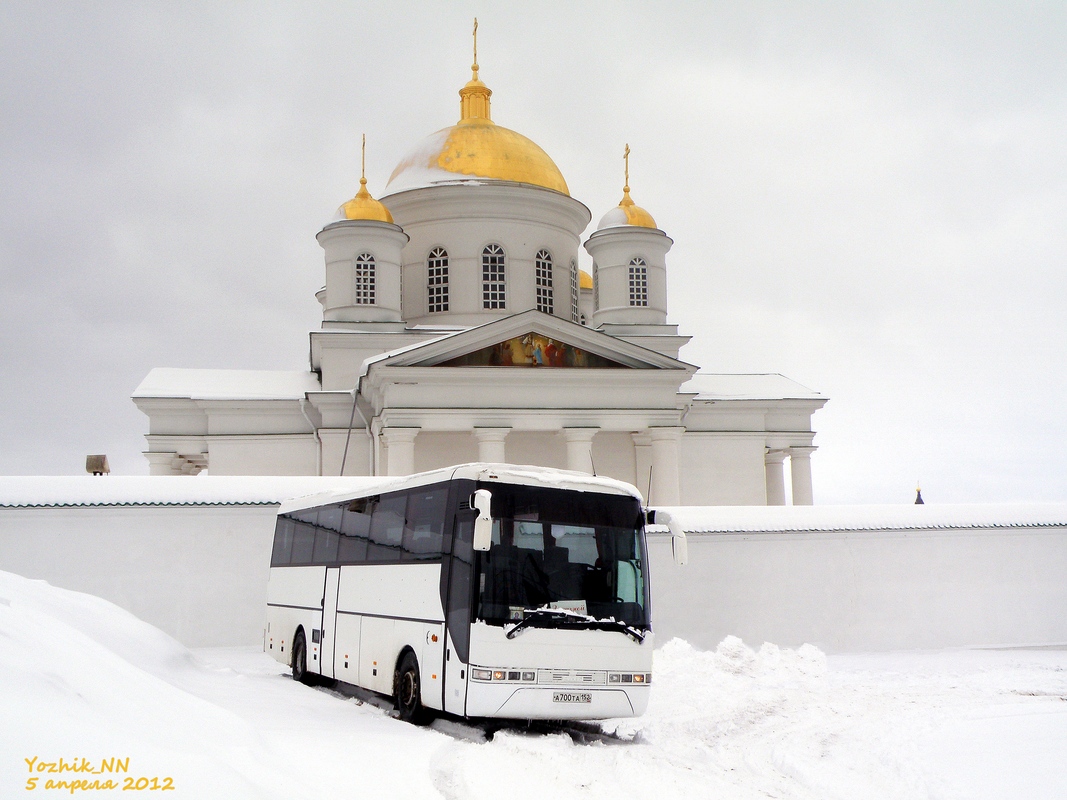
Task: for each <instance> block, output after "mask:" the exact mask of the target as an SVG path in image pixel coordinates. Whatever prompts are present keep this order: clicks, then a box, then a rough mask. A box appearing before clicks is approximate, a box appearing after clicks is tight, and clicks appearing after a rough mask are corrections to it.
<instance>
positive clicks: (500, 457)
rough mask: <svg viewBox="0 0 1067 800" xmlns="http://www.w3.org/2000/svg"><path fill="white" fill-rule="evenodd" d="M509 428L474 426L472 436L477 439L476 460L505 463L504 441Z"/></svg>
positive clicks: (509, 430)
mask: <svg viewBox="0 0 1067 800" xmlns="http://www.w3.org/2000/svg"><path fill="white" fill-rule="evenodd" d="M510 432H511V428H475V429H474V438H475V439H477V440H478V460H479V461H483V462H485V463H488V464H506V463H507V458H505V457H504V442H505V441H506V440H507V438H508V434H509V433H510Z"/></svg>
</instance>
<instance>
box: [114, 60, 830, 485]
mask: <svg viewBox="0 0 1067 800" xmlns="http://www.w3.org/2000/svg"><path fill="white" fill-rule="evenodd" d="M472 69H473V76H472V78H471V80H470V81H469V82H468V83H467V84H466V85H465V86H464V87H463V88H462V89H461V90H460V92H459V94H460V118H459V121H458V122H457V123H456V124H455V125H453V126H452V127H449V128H445V129H443V130H440V131H438V132H437V133H434V134H432V135H430V136H429V137H427V138H426V139H424V140H423V141H421V142H420V143H419V144H417V145H416V146H415V147H414V148H413V149H412V150H411V151H410V152H409V154H408V155H407V156H406V157H405V158H404V159H403V160H402V161H401V162H400V164H399V165H397V167H396V169H395V170H393V173H392V176H391V177H390V179H389V182H388V185H387V186H386V188H385V191H384V193H383V195H382V197H381V199H380V200H375V199H374V198H373V197H372V196H371V194H370V193H369V191H368V189H367V181H366V177H365V170H364V177H363V178H361V180H360V188H359V191H358V192H357V193H356V195H355V197H353V198H352V199H351V200H349V201H348V202H347V203H345V204H344V205H342V206H341V207H340V209H339V210H338V212H337V216H336V218H335V219H334V220H333V221H331V222H329V223H328V224H327V225H326V226H325V227H324V228H323V229H322V230H321V231H320V232H319V233H318V236H317V238H318V242H319V244H320V245H321V246H322V249H323V251H324V253H325V285H324V286H323V288H322V289H320V290H319V292H318V293H317V295H316V296H317V298H318V300H319V302H320V303H321V304H322V326H321V328H320V329H319V330H315V331H312V332H311V334H310V339H311V348H310V368H309V369H308V370H307V371H303V372H288V371H286V372H283V371H279V372H273V371H272V372H264V371H245V370H196V369H169V368H157V369H153V370H152V371H151V372H150V373H149V374H148V376H147V377H146V378H145V379H144V381H143V382H142V383H141V385H140V386H139V387H138V388H137V389H136V391H135V392H134V395H133V401H134V403H136V405H137V407H138V408H139V409H140V410H141V411H142V412H144V413H145V414H146V415H147V416H148V418H149V433H148V435H147V440H148V451H147V452H146V453H145V456H146V457H147V458H148V461H149V465H150V470H151V473H152V474H153V475H177V474H196V473H198V472H200V471H202V470H205V469H206V470H209V471H210V473H211V474H213V475H339V474H344V475H405V474H408V473H411V472H417V471H423V470H429V469H435V468H438V467H443V466H447V465H449V464H458V463H463V462H470V461H486V462H506V463H512V464H536V465H541V466H549V467H561V468H566V469H572V470H578V471H581V472H587V473H596V474H599V475H606V476H610V477H614V478H619V479H621V480H624V481H627V482H629V483H632V484H634V485H635V486H637V487H638V488H639V489H640V490H641V492H642V493H643V494H644V495H645V496H646V499H647V500H648V502H649V503H651V504H655V505H659V506H665V505H679V504H684V505H724V504H729V505H738V504H754V505H764V504H772V505H773V504H784V503H785V502H786V501H787V492H786V478H785V463H786V461H788V464H789V475H790V483H791V492H790V493H789V494H790V495H791V497H792V501H793V503H794V504H798V505H800V504H810V503H811V502H812V488H811V461H810V459H811V454H812V453H813V452H814V450H815V447H814V446H813V444H812V439H813V437H814V433H813V431H812V427H811V417H812V414H813V413H814V412H815V411H817V410H818V409H819V408H821V407H822V406H823V404H824V403H825V402H826V399H825V398H824V397H822V396H821V395H819V394H818V393H816V392H813V391H811V390H809V389H807V388H805V387H803V386H801V385H799V384H797V383H795V382H793V381H791V380H789V379H787V378H785V377H783V376H781V375H723V374H710V373H703V372H700V371H698V368H697V367H696V366H694V365H692V364H689V363H687V362H686V361H684V360H682V359H681V358H680V356H679V351H680V350H681V349H682V347H683V346H684V345H685V344H686V342H688V341H689V338H690V337H688V336H684V335H680V334H679V333H678V328H677V326H676V325H673V324H670V323H669V322H668V321H667V319H668V317H667V254H668V252H669V251H670V249H671V245H672V244H673V242H672V240H671V239H670V237H668V236H667V234H666V233H665V232H664V231H662V230H660V229H659V228H658V227H657V225H656V222H655V220H654V219H653V217H652V215H651V214H650V213H649V212H647V211H645V210H644V209H642V208H640V207H639V206H637V205H636V204H635V203H634V201H633V200H632V199H631V197H630V187H629V185H628V183H629V180H628V174H627V180H626V183H627V185H625V186H624V187H623V192H622V200H621V202H620V203H619V205H618V206H617V207H615V208H612V209H610V210H609V211H608V212H607V213H606V214H604V216H603V217H602V218H601V219H600V222H599V224H598V225H597V226H596V229H595V230H594V231H593V233H592V234H590V235H589V236H588V237H587V238H585V240H584V241H583V239H582V237H583V234H584V232H585V230H586V228H587V227H588V225H589V223H590V220H591V215H590V212H589V209H588V208H586V206H585V205H583V204H582V203H581V202H579V201H578V200H576V199H574V198H573V197H571V196H570V193H569V191H568V188H567V182H566V181H565V180H564V177H563V175H562V173H561V172H560V170H559V169H558V168H557V166H556V165H555V163H554V162H553V161H552V159H551V158H550V157H549V156H548V154H547V153H545V151H544V150H542V149H541V148H540V147H538V146H537V145H536V144H535V143H534V142H532V141H530V140H529V139H527V138H526V137H525V136H522V135H521V134H519V133H516V132H515V131H512V130H509V129H507V128H504V127H502V126H500V125H497V124H496V123H495V122H494V121H493V120H492V118H491V114H490V97H491V95H492V92H491V91H490V89H489V88H488V87H487V86H486V85H485V84H484V83H483V82H482V81H481V80H480V79H479V77H478V64H477V58H475V63H474V65H473V67H472ZM628 153H629V149H628V148H627V155H628ZM580 247H584V248H585V250H586V252H587V253H588V254H589V255H590V256H591V257H592V261H593V265H592V274H591V275H589V274H587V273H586V272H584V271H582V270H580V269H579V267H578V254H579V248H580ZM682 268H684V267H682Z"/></svg>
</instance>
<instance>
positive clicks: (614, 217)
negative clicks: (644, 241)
mask: <svg viewBox="0 0 1067 800" xmlns="http://www.w3.org/2000/svg"><path fill="white" fill-rule="evenodd" d="M623 159H624V160H625V162H626V183H625V184H624V185H623V187H622V200H620V201H619V204H618V205H617V206H616V207H615V208H613V209H611V211H609V212H608V213H607V214H605V215H604V216H603V218H602V219H601V220H600V224H599V225H597V230H598V231H599V230H603V229H604V228H614V227H616V226H619V225H635V226H637V227H638V228H656V220H654V219H652V215H651V214H649V213H648V212H647V211H645V210H644V209H643V208H641V206H639V205H637V204H636V203H634V201H633V199H632V198H631V197H630V145H626V151H625V152H624V153H623Z"/></svg>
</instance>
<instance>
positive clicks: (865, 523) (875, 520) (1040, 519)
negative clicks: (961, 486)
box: [664, 503, 1067, 534]
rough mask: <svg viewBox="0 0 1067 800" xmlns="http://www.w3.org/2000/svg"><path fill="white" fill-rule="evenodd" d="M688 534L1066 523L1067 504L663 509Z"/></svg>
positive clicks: (1060, 524)
mask: <svg viewBox="0 0 1067 800" xmlns="http://www.w3.org/2000/svg"><path fill="white" fill-rule="evenodd" d="M664 510H666V511H669V512H670V514H671V516H673V517H674V518H675V519H677V520H678V521H679V522H680V523H681V524H682V527H683V528H684V529H685V530H686V532H688V533H695V534H701V533H774V532H801V531H900V530H932V529H941V528H944V529H950V528H961V529H962V528H968V529H970V528H1032V527H1067V503H981V504H977V503H976V504H960V505H935V504H927V505H918V506H917V505H911V504H901V505H867V506H684V507H677V508H669V509H664Z"/></svg>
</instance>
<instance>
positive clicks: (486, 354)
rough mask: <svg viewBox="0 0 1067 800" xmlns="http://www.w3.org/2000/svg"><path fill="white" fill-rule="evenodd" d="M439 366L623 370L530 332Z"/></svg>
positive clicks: (570, 345)
mask: <svg viewBox="0 0 1067 800" xmlns="http://www.w3.org/2000/svg"><path fill="white" fill-rule="evenodd" d="M438 366H441V367H550V368H551V367H556V368H562V369H626V368H627V366H626V365H625V364H620V363H619V362H618V361H614V360H612V359H610V358H605V357H604V356H602V355H600V354H598V353H593V352H590V351H589V350H586V349H584V348H582V347H578V346H576V345H573V344H569V343H567V342H564V341H562V340H561V339H556V338H553V337H551V336H546V335H544V334H542V333H536V332H535V331H530V332H529V333H527V334H524V335H522V336H513V337H512V338H510V339H506V340H505V341H503V342H497V343H496V344H494V345H490V346H489V347H483V348H481V349H479V350H474V351H473V352H470V353H464V354H463V355H460V356H456V357H455V358H450V359H448V360H447V361H442V362H441V363H440V364H438Z"/></svg>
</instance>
